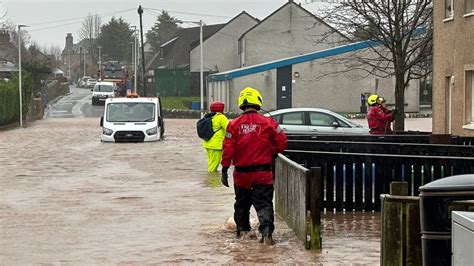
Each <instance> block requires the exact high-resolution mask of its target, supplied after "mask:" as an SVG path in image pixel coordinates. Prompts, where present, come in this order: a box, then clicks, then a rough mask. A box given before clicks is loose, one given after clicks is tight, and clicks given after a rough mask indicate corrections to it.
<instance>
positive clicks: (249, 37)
mask: <svg viewBox="0 0 474 266" xmlns="http://www.w3.org/2000/svg"><path fill="white" fill-rule="evenodd" d="M347 41H348V39H347V38H346V37H345V36H343V35H342V34H340V33H339V32H338V31H336V30H335V29H334V28H332V27H331V26H329V25H328V24H326V23H325V22H324V21H323V20H321V19H320V18H318V17H316V16H315V15H314V14H312V13H311V12H309V11H308V10H306V9H304V8H303V7H302V6H301V5H298V4H296V3H294V2H293V0H289V1H288V2H287V3H286V4H285V5H283V6H282V7H280V8H279V9H277V10H276V11H274V12H273V13H272V14H270V15H269V16H267V17H266V18H265V19H263V20H262V21H260V23H258V24H256V25H254V26H253V27H252V28H250V29H249V30H247V31H246V32H244V33H243V34H242V36H241V37H240V38H239V55H240V66H241V67H245V66H252V65H257V64H261V63H265V62H269V61H273V60H277V59H281V58H287V57H292V56H298V55H302V54H307V53H311V52H314V51H319V50H323V49H327V48H330V47H335V46H338V45H341V44H342V43H344V42H347Z"/></svg>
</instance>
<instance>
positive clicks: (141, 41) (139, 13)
mask: <svg viewBox="0 0 474 266" xmlns="http://www.w3.org/2000/svg"><path fill="white" fill-rule="evenodd" d="M137 11H138V15H139V16H140V38H141V40H140V43H141V46H142V75H143V96H145V97H146V80H145V71H146V69H145V47H144V45H143V21H142V16H143V8H142V6H141V5H139V6H138V10H137Z"/></svg>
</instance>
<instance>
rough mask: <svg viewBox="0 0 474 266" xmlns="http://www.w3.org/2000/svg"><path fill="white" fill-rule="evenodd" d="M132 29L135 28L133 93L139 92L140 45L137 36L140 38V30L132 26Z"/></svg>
mask: <svg viewBox="0 0 474 266" xmlns="http://www.w3.org/2000/svg"><path fill="white" fill-rule="evenodd" d="M131 27H132V28H134V30H133V42H134V46H133V92H137V67H138V51H137V48H138V47H137V46H138V45H137V44H138V40H137V36H138V33H137V31H138V29H137V26H131Z"/></svg>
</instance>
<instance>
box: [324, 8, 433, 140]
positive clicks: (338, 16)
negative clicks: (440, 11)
mask: <svg viewBox="0 0 474 266" xmlns="http://www.w3.org/2000/svg"><path fill="white" fill-rule="evenodd" d="M432 12H433V6H432V0H371V1H365V0H363V1H361V0H345V1H343V2H341V3H339V4H337V5H332V6H329V7H328V8H326V9H325V10H324V11H323V12H322V13H321V14H320V16H322V17H324V20H325V21H327V22H328V23H329V24H331V25H333V26H334V28H335V29H336V30H338V31H340V32H342V33H344V34H346V35H347V36H348V37H349V38H350V39H352V40H353V41H361V40H365V41H366V44H367V45H368V50H367V52H360V51H359V52H357V53H353V54H350V55H348V56H347V59H349V60H351V62H352V63H351V66H350V67H352V68H353V69H354V68H358V69H362V70H365V71H366V72H367V73H370V74H372V75H377V76H381V77H388V76H394V77H395V107H396V109H397V110H398V114H397V115H396V118H395V130H398V131H402V130H404V128H405V125H404V122H405V116H404V110H405V105H404V97H405V89H406V88H407V86H408V84H409V82H410V81H411V80H413V79H419V78H423V77H426V76H427V75H429V74H430V73H431V60H432V38H433V33H432ZM374 55H375V56H374ZM354 62H356V63H354Z"/></svg>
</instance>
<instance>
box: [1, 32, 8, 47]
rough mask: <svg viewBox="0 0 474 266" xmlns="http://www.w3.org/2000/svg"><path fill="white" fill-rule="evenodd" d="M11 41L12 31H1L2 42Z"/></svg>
mask: <svg viewBox="0 0 474 266" xmlns="http://www.w3.org/2000/svg"><path fill="white" fill-rule="evenodd" d="M7 43H10V33H9V32H8V31H6V30H2V31H0V44H7Z"/></svg>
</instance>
